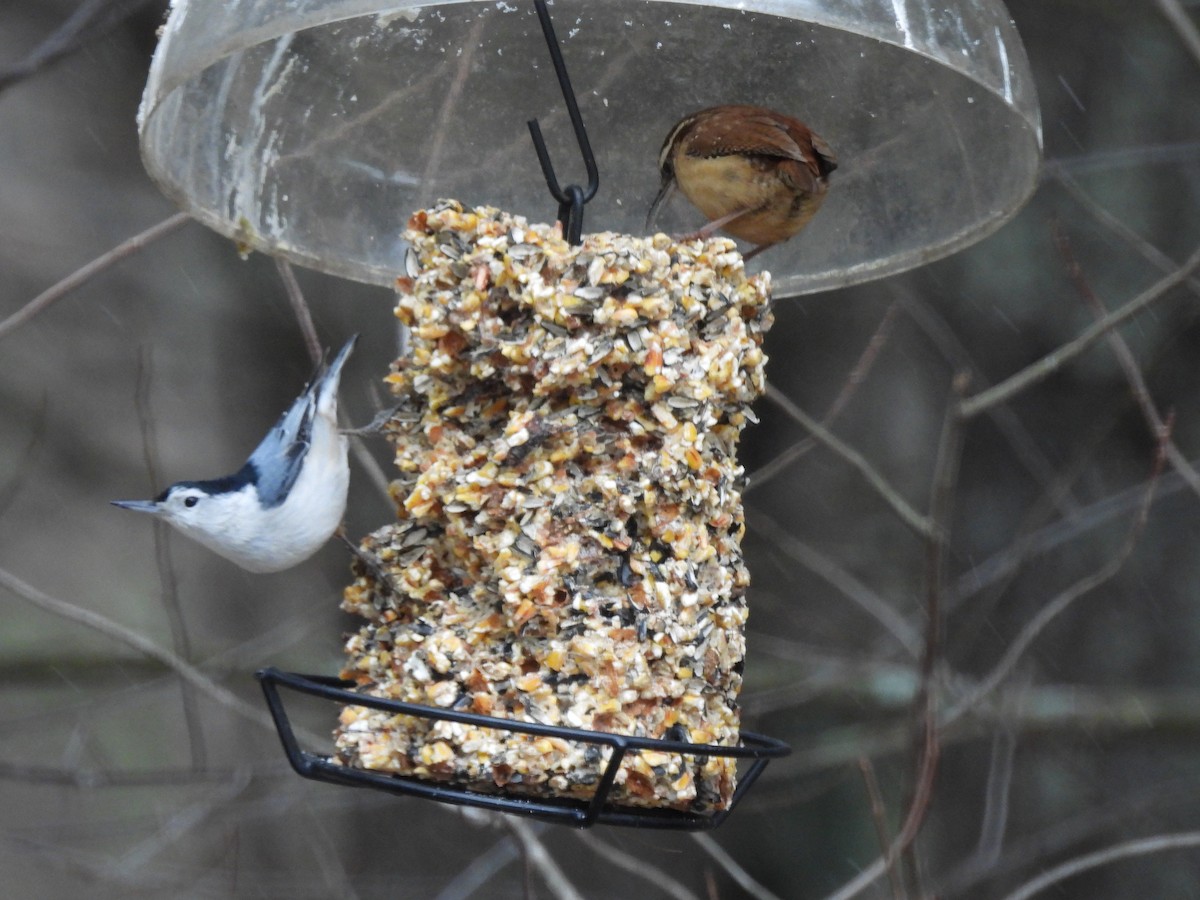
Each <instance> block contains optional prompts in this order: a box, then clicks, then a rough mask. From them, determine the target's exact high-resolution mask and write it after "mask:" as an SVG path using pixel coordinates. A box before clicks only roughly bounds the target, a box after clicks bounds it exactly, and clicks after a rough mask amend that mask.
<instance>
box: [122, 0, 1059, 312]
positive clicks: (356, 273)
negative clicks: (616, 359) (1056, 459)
mask: <svg viewBox="0 0 1200 900" xmlns="http://www.w3.org/2000/svg"><path fill="white" fill-rule="evenodd" d="M550 13H551V16H552V17H553V21H554V26H555V29H556V31H557V34H558V39H559V42H560V44H561V47H562V52H563V56H564V58H565V60H566V64H567V67H568V70H569V72H570V77H571V81H572V83H573V85H574V88H575V92H576V95H577V97H578V101H579V106H580V109H581V112H582V115H583V120H584V122H585V124H586V126H587V130H588V135H589V138H590V141H591V144H592V148H593V150H594V152H595V155H596V161H597V163H598V166H599V171H600V190H599V192H598V194H597V195H596V197H595V199H593V200H592V201H591V202H590V203H589V204H588V205H587V207H586V212H585V218H584V231H585V232H592V231H601V230H614V231H622V232H627V233H632V234H641V233H643V232H644V230H645V228H644V224H645V217H646V212H647V209H648V207H649V205H650V202H651V200H652V199H653V197H654V195H655V193H656V191H657V189H658V185H659V174H658V171H657V157H658V151H659V148H660V146H661V144H662V142H663V139H664V138H665V137H666V135H667V133H668V131H669V130H670V128H671V126H672V125H673V124H674V123H675V122H676V121H677V120H678V119H680V118H682V117H683V116H684V115H686V114H688V113H690V112H693V111H695V110H697V109H700V108H702V107H705V106H712V105H717V104H722V103H752V104H756V105H761V106H767V107H771V108H773V109H777V110H779V111H780V112H784V113H787V114H789V115H793V116H796V117H798V118H800V119H802V120H804V121H805V122H807V123H808V124H809V125H810V126H811V127H812V128H813V130H814V131H816V132H817V133H818V134H820V135H821V136H822V137H824V138H825V140H826V141H828V143H829V144H830V145H831V146H832V147H833V149H834V150H835V152H836V153H837V156H838V161H839V168H838V170H837V171H836V172H834V173H833V175H832V176H831V184H830V190H829V195H828V198H827V200H826V202H825V205H824V207H823V208H822V209H821V211H820V212H819V213H818V214H817V216H816V218H815V219H814V220H813V222H812V224H811V225H809V227H808V228H807V229H806V230H805V231H803V232H801V234H800V235H799V236H797V237H795V238H793V239H792V240H791V241H789V242H787V243H785V244H782V245H779V246H776V247H773V248H772V249H770V250H768V251H767V252H765V253H763V254H762V255H761V256H759V257H758V258H757V259H755V260H754V261H753V262H752V263H751V264H750V265H751V267H752V268H759V267H761V268H766V269H770V271H771V272H772V274H773V275H774V278H775V286H776V288H775V290H776V294H777V295H778V296H787V295H794V294H800V293H808V292H813V291H818V290H826V289H829V288H835V287H842V286H845V285H849V284H853V283H856V282H860V281H865V280H868V279H871V278H877V277H880V276H883V275H887V274H891V273H894V272H898V271H902V270H904V269H907V268H911V267H913V266H916V265H920V264H922V263H924V262H927V261H929V260H931V259H935V258H937V257H940V256H944V255H946V254H948V253H951V252H953V251H954V250H957V249H959V248H961V247H963V246H965V245H967V244H969V243H972V242H973V241H975V240H978V239H979V238H981V237H983V236H984V235H986V234H988V233H990V232H991V231H993V230H995V229H996V228H998V227H999V226H1000V225H1001V224H1002V223H1003V222H1005V221H1006V220H1007V219H1008V218H1009V217H1011V216H1012V215H1013V214H1014V213H1015V212H1016V210H1017V209H1019V208H1020V206H1021V204H1022V203H1023V202H1024V201H1025V200H1026V199H1027V197H1028V196H1029V194H1030V193H1031V192H1032V190H1033V187H1034V184H1035V181H1036V176H1037V167H1038V163H1039V159H1040V148H1041V128H1040V119H1039V113H1038V108H1037V100H1036V97H1035V95H1034V90H1033V85H1032V79H1031V75H1030V72H1029V68H1028V62H1027V60H1026V57H1025V53H1024V50H1023V48H1022V46H1021V43H1020V39H1019V37H1018V36H1017V33H1016V30H1015V28H1014V26H1013V24H1012V21H1011V19H1010V18H1009V16H1008V13H1007V11H1006V10H1005V8H1004V7H1003V5H1002V4H1001V3H1000V2H999V0H943V2H939V3H930V2H924V0H790V2H788V0H744V2H729V3H715V2H710V3H691V2H647V0H603V2H599V0H556V2H554V3H553V4H552V5H551V6H550ZM532 118H537V119H538V120H539V123H540V125H541V129H542V131H543V133H544V135H545V137H546V142H547V145H548V147H549V150H550V155H551V159H552V160H553V161H554V166H555V170H556V172H557V174H558V180H559V181H560V183H562V184H564V185H565V184H567V183H570V182H577V183H584V182H585V181H586V176H585V174H584V170H583V163H582V161H581V158H580V153H579V149H578V147H577V145H576V143H575V137H574V133H573V132H572V129H571V125H570V122H569V119H568V116H567V112H566V108H565V105H564V103H563V99H562V95H561V91H560V88H559V85H558V82H557V80H556V78H555V75H554V69H553V66H552V64H551V59H550V55H549V52H548V50H547V47H546V44H545V39H544V37H543V35H542V31H541V27H540V25H539V23H538V19H537V15H536V13H535V10H534V5H533V3H531V2H523V0H508V2H505V0H500V2H442V3H424V4H420V3H409V4H403V3H397V2H395V0H392V2H390V3H381V2H369V0H290V2H289V0H175V2H173V4H172V7H171V13H170V17H169V19H168V21H167V24H166V26H165V28H164V30H163V34H162V39H161V42H160V44H159V47H158V50H157V52H156V54H155V58H154V63H153V66H152V69H151V73H150V79H149V83H148V84H147V87H146V93H145V97H144V98H143V103H142V109H141V112H140V125H141V139H142V151H143V156H144V159H145V162H146V166H147V168H148V170H149V171H150V173H151V176H152V177H153V178H154V179H155V180H156V181H157V182H158V184H159V185H160V186H161V188H162V189H163V190H164V191H165V192H166V193H167V194H168V195H169V196H170V197H172V198H173V199H174V200H175V201H176V202H178V203H179V204H180V205H181V206H182V207H183V208H184V209H185V210H187V211H188V212H190V213H191V214H192V215H194V216H196V217H197V218H198V219H200V220H201V221H203V222H204V223H206V224H207V225H209V226H211V227H213V228H215V229H216V230H218V231H220V232H222V233H224V234H226V235H229V236H230V237H233V238H236V239H237V240H239V241H241V242H244V243H246V244H248V245H250V246H251V247H254V248H256V249H260V250H263V251H265V252H268V253H274V254H281V255H283V256H286V257H288V258H290V259H292V260H293V261H295V262H297V263H299V264H301V265H305V266H309V267H312V268H316V269H321V270H324V271H327V272H331V273H334V274H338V275H342V276H346V277H349V278H353V279H357V280H361V281H369V282H377V283H380V284H387V285H390V284H391V283H392V282H393V279H394V278H395V276H396V275H397V274H399V273H401V272H402V270H403V261H404V250H405V248H404V242H403V240H402V238H401V232H402V231H403V228H404V223H405V222H406V220H407V218H408V216H409V214H410V213H411V212H413V211H414V210H416V209H419V208H421V207H424V206H428V205H430V204H431V203H432V202H434V201H435V200H437V199H438V198H442V197H451V198H454V199H457V200H460V201H462V202H463V203H464V204H467V205H484V204H486V205H492V206H498V207H501V208H502V209H507V210H509V211H511V212H514V213H517V214H520V215H524V216H526V217H527V218H529V219H530V220H531V221H552V220H553V219H554V218H555V216H556V213H557V203H556V202H555V201H554V200H553V199H552V198H551V196H550V194H549V191H548V190H547V188H546V184H545V181H544V180H543V177H542V173H541V170H540V168H539V166H538V163H537V159H536V156H535V153H534V150H533V146H532V142H531V140H530V137H529V133H528V130H527V128H526V120H528V119H532ZM703 223H704V219H703V217H702V216H701V215H700V213H699V212H697V211H696V210H695V209H693V208H692V207H691V206H690V205H689V204H688V203H687V202H686V200H684V199H683V198H682V197H681V196H680V195H679V194H678V193H677V194H676V197H675V199H674V200H673V201H672V202H671V203H670V204H668V205H667V207H666V208H665V209H664V210H663V212H662V214H661V215H660V216H659V217H658V221H657V223H656V230H663V231H666V232H668V233H683V232H687V231H691V230H694V229H695V228H697V227H698V226H700V225H702V224H703ZM744 249H748V247H744Z"/></svg>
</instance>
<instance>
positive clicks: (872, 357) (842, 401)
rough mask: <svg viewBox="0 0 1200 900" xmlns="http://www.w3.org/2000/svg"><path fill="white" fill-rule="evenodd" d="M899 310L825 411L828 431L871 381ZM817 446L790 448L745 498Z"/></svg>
mask: <svg viewBox="0 0 1200 900" xmlns="http://www.w3.org/2000/svg"><path fill="white" fill-rule="evenodd" d="M899 309H900V308H899V306H898V304H896V303H892V304H890V305H889V306H888V308H887V310H886V311H885V312H884V314H883V318H882V319H880V321H879V324H878V325H877V326H876V327H875V332H874V333H873V334H872V335H871V339H870V340H869V341H867V346H866V347H864V348H863V352H862V353H861V354H860V355H859V357H858V360H857V362H855V364H854V367H853V368H852V369H851V370H850V374H849V375H847V376H846V381H845V383H844V384H843V385H842V389H841V390H840V391H838V395H837V396H836V397H834V398H833V402H832V403H831V404H829V408H828V409H827V410H825V416H824V418H822V419H821V424H822V425H824V426H825V427H826V428H828V427H829V426H830V425H832V424H833V422H834V420H835V419H837V417H838V416H840V415H841V414H842V410H844V409H845V408H846V406H847V405H848V404H849V403H850V401H851V400H852V399H853V398H854V395H855V394H856V393H858V389H859V388H860V387H861V386H862V385H863V383H864V382H865V381H866V380H867V377H868V376H869V375H870V373H871V369H872V367H874V365H875V361H876V360H877V359H878V358H879V354H880V352H881V351H882V350H883V348H884V346H885V345H886V344H887V342H888V339H889V338H890V337H891V336H892V329H893V327H894V326H895V323H896V315H897V313H898V312H899ZM815 446H817V441H816V438H813V437H806V438H802V439H801V440H799V441H797V442H796V443H794V444H792V445H791V446H790V447H787V448H786V449H784V450H783V451H782V452H781V453H778V454H776V455H775V457H774V458H773V459H771V460H770V461H768V462H767V463H765V464H763V465H761V466H759V467H758V468H757V469H755V470H754V471H753V472H751V473H750V475H749V476H748V477H747V479H746V489H745V490H744V491H743V492H742V494H743V496H745V495H746V494H748V493H750V492H751V491H754V490H757V489H758V488H760V487H762V486H763V485H764V484H766V483H767V482H769V481H771V480H772V479H774V478H775V477H776V476H777V475H779V474H780V473H781V472H783V471H784V470H785V469H787V467H788V466H790V465H791V464H792V463H794V462H795V461H796V460H798V459H799V458H800V457H802V456H804V455H805V454H806V453H808V452H809V451H810V450H812V448H813V447H815Z"/></svg>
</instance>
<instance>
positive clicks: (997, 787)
mask: <svg viewBox="0 0 1200 900" xmlns="http://www.w3.org/2000/svg"><path fill="white" fill-rule="evenodd" d="M1016 752H1017V735H1016V732H1015V731H1014V730H1013V729H1012V728H1011V727H1009V726H1007V725H1002V726H1001V727H1000V728H999V729H997V731H996V734H995V737H993V739H992V764H991V766H990V767H989V769H988V779H987V789H986V792H985V795H984V805H983V823H982V825H981V827H980V829H979V840H978V842H977V843H976V845H975V854H974V856H975V860H976V863H977V865H978V866H979V868H980V870H981V871H985V872H986V871H988V870H989V869H991V868H992V867H993V866H994V865H995V864H996V860H998V859H999V858H1000V851H1001V849H1002V848H1003V846H1004V832H1005V829H1006V828H1007V825H1008V798H1009V792H1010V790H1011V789H1012V776H1013V757H1015V756H1016Z"/></svg>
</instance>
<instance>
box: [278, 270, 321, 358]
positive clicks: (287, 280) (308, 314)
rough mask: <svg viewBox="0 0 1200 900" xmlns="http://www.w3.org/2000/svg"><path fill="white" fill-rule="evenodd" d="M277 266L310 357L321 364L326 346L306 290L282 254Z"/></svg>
mask: <svg viewBox="0 0 1200 900" xmlns="http://www.w3.org/2000/svg"><path fill="white" fill-rule="evenodd" d="M275 268H276V269H277V270H278V272H279V277H280V279H281V280H282V281H283V288H284V291H286V292H287V298H288V303H289V304H291V307H292V313H293V314H294V315H295V316H296V322H297V324H299V326H300V333H301V334H302V335H304V345H305V346H306V347H307V348H308V355H309V358H310V359H311V360H312V364H313V365H314V366H317V365H320V363H321V359H322V357H324V355H325V348H324V347H323V346H322V345H321V338H320V337H319V336H318V335H317V326H316V325H314V324H313V317H312V310H311V309H310V308H309V306H308V301H306V300H305V299H304V292H303V291H301V290H300V282H299V281H297V280H296V273H295V272H294V271H293V270H292V264H291V263H290V262H288V261H287V260H286V259H284V258H283V257H282V256H277V257H275Z"/></svg>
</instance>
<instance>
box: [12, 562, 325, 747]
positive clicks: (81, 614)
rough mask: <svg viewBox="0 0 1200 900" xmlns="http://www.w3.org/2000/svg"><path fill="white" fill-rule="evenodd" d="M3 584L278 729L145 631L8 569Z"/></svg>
mask: <svg viewBox="0 0 1200 900" xmlns="http://www.w3.org/2000/svg"><path fill="white" fill-rule="evenodd" d="M0 587H2V588H4V589H5V590H7V591H9V592H10V593H12V594H15V595H16V596H18V597H21V598H22V599H24V600H26V601H27V602H29V603H31V604H33V605H34V606H36V607H37V608H38V609H40V610H43V611H44V612H48V613H50V614H51V615H55V616H59V617H60V618H64V619H69V620H70V621H72V622H76V623H78V624H80V625H84V626H86V627H88V628H91V629H92V630H93V631H98V632H99V633H100V634H102V635H104V636H105V637H107V638H110V639H111V640H114V641H117V642H118V643H121V644H124V645H125V646H126V647H129V648H130V649H132V650H134V651H136V652H137V653H140V654H142V655H143V656H148V657H149V658H150V659H153V660H157V661H158V662H160V663H162V664H163V665H164V666H166V667H167V668H168V669H170V670H172V671H173V672H175V673H176V674H178V675H179V677H180V678H182V679H184V680H185V681H187V682H188V683H190V684H192V685H195V686H196V687H197V688H198V689H199V690H200V691H201V692H203V693H204V694H206V695H208V696H209V697H210V698H211V699H212V700H214V701H216V702H217V703H219V704H220V705H221V706H224V707H225V708H226V709H229V710H230V711H232V712H234V713H236V714H237V715H239V716H242V717H244V718H246V719H249V720H251V721H252V722H254V723H255V724H256V725H261V726H263V727H264V728H268V729H270V730H271V731H272V732H273V731H274V730H275V723H274V721H273V720H272V719H271V717H270V715H268V714H267V713H266V712H265V711H264V710H261V709H259V708H258V707H257V706H252V705H250V704H249V703H247V702H246V701H245V700H243V699H241V698H240V697H238V696H237V695H236V694H234V693H233V692H232V691H229V690H228V689H226V688H223V687H221V686H220V685H219V684H217V683H216V682H215V681H213V680H212V679H211V678H209V677H208V676H207V675H205V674H204V673H203V672H201V671H200V670H199V669H198V668H196V667H195V666H193V665H192V664H191V663H190V662H188V661H187V660H185V659H181V658H180V656H179V655H178V654H177V653H173V652H172V651H170V650H167V649H166V648H164V647H160V646H159V645H158V644H156V643H154V642H153V641H151V640H150V639H149V638H147V637H144V636H143V635H142V634H141V633H139V632H137V631H134V630H133V629H131V628H126V627H125V626H124V625H120V624H118V623H116V622H114V621H113V620H112V619H109V618H107V617H106V616H102V615H100V614H99V613H97V612H93V611H92V610H90V609H84V608H83V607H81V606H76V605H75V604H74V603H68V602H66V601H65V600H59V599H58V598H57V597H51V596H50V595H49V594H46V593H44V592H43V591H40V590H38V589H37V588H35V587H34V586H33V585H31V584H29V583H27V582H25V581H23V580H22V579H20V578H18V577H17V576H16V575H13V574H12V573H11V572H9V571H8V570H7V569H0ZM308 737H309V735H308V733H307V732H306V739H307V738H308Z"/></svg>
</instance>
